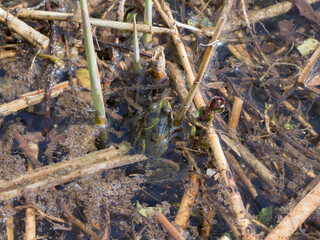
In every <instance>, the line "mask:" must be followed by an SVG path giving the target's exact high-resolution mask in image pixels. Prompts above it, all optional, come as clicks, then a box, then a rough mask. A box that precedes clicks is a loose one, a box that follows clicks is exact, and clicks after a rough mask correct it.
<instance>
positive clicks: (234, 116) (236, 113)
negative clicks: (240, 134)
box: [229, 97, 243, 130]
mask: <svg viewBox="0 0 320 240" xmlns="http://www.w3.org/2000/svg"><path fill="white" fill-rule="evenodd" d="M242 105H243V101H242V100H241V98H238V97H234V99H233V107H232V113H231V117H230V120H229V127H230V128H232V129H234V130H237V126H238V122H239V118H240V113H241V109H242Z"/></svg>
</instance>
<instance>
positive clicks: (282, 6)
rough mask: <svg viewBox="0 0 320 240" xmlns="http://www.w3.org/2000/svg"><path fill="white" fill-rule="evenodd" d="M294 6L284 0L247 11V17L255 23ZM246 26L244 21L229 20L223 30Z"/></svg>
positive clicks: (311, 2) (229, 30)
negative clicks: (283, 0)
mask: <svg viewBox="0 0 320 240" xmlns="http://www.w3.org/2000/svg"><path fill="white" fill-rule="evenodd" d="M307 2H308V3H309V4H313V3H317V2H319V0H307ZM293 6H294V3H293V2H289V1H285V2H281V3H277V4H274V5H272V6H270V7H267V8H263V9H260V10H256V11H249V12H248V19H249V21H250V22H251V23H256V22H259V21H262V20H265V19H268V18H273V17H276V16H279V15H282V14H285V13H287V12H289V10H290V9H291V8H292V7H293ZM241 26H242V27H245V26H246V21H244V20H240V19H237V21H230V22H228V23H227V24H226V27H225V29H224V30H225V31H226V32H232V31H234V30H236V29H238V28H240V27H241Z"/></svg>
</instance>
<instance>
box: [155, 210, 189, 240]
mask: <svg viewBox="0 0 320 240" xmlns="http://www.w3.org/2000/svg"><path fill="white" fill-rule="evenodd" d="M157 221H158V222H159V223H160V224H161V225H162V227H164V228H165V229H166V230H167V231H168V233H169V234H170V236H171V237H172V238H173V239H174V240H184V239H185V238H184V237H182V236H181V234H180V233H179V232H178V230H177V229H176V228H175V227H174V226H173V225H172V224H171V223H170V222H169V220H168V219H167V218H166V217H165V216H164V215H163V214H162V213H160V212H158V213H157Z"/></svg>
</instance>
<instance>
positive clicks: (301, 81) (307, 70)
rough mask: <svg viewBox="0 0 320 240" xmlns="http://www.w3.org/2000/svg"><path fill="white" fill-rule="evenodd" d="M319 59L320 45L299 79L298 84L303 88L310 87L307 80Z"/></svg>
mask: <svg viewBox="0 0 320 240" xmlns="http://www.w3.org/2000/svg"><path fill="white" fill-rule="evenodd" d="M319 57H320V45H319V46H318V48H317V49H316V51H314V53H313V54H312V56H311V57H310V59H309V60H308V62H307V64H306V66H305V67H304V68H303V70H302V72H301V74H300V76H299V78H298V83H299V84H301V85H302V86H307V85H308V83H306V79H307V77H308V76H309V73H310V71H311V69H312V67H313V66H314V64H315V63H316V62H317V60H318V59H319Z"/></svg>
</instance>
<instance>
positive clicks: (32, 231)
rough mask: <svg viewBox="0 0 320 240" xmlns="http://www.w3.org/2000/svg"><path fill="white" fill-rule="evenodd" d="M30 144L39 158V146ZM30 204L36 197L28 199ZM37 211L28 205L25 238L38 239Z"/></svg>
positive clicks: (35, 155) (29, 166)
mask: <svg viewBox="0 0 320 240" xmlns="http://www.w3.org/2000/svg"><path fill="white" fill-rule="evenodd" d="M28 146H29V148H30V150H31V151H32V154H33V155H34V157H35V158H38V153H39V147H38V145H37V144H36V143H34V142H31V141H30V142H28ZM31 170H32V165H31V164H30V163H28V171H31ZM27 203H28V204H32V205H34V204H35V200H34V199H27ZM36 233H37V232H36V211H35V209H34V208H32V207H27V208H26V219H25V234H24V238H25V240H34V239H36V235H37V234H36Z"/></svg>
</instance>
